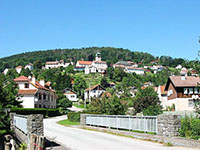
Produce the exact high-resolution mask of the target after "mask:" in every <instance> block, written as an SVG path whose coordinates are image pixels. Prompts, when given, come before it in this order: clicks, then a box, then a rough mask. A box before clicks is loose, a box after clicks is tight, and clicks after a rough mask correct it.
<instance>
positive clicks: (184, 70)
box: [180, 68, 188, 76]
mask: <svg viewBox="0 0 200 150" xmlns="http://www.w3.org/2000/svg"><path fill="white" fill-rule="evenodd" d="M187 74H188V70H187V69H186V68H182V69H181V71H180V75H182V76H187Z"/></svg>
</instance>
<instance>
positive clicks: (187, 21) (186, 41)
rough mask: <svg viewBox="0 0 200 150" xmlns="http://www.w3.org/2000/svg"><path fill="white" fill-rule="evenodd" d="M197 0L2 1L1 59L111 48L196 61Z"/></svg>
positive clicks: (199, 24) (199, 22)
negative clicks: (50, 51) (63, 50)
mask: <svg viewBox="0 0 200 150" xmlns="http://www.w3.org/2000/svg"><path fill="white" fill-rule="evenodd" d="M199 6H200V1H199V0H165V1H164V0H1V1H0V52H1V53H0V54H1V55H0V57H5V56H10V55H13V54H18V53H22V52H28V51H35V50H46V49H55V48H81V47H92V46H100V47H101V46H111V47H119V48H128V49H130V50H131V51H144V52H148V53H151V54H153V55H154V56H161V55H169V56H172V57H181V58H186V59H196V58H197V57H198V56H197V52H198V50H200V44H199V43H198V39H199V36H200V31H199V30H200V19H199V17H200V11H199Z"/></svg>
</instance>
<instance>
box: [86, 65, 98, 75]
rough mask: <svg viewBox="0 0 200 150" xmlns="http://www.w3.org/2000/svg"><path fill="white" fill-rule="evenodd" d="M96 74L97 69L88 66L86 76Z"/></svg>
mask: <svg viewBox="0 0 200 150" xmlns="http://www.w3.org/2000/svg"><path fill="white" fill-rule="evenodd" d="M96 72H97V68H96V67H94V66H86V67H85V74H89V73H96Z"/></svg>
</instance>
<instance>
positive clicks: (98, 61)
mask: <svg viewBox="0 0 200 150" xmlns="http://www.w3.org/2000/svg"><path fill="white" fill-rule="evenodd" d="M92 66H94V67H95V68H97V71H98V72H101V73H102V72H105V71H106V69H107V68H108V65H107V64H106V62H105V61H102V60H101V53H100V52H97V53H96V58H95V61H93V62H92Z"/></svg>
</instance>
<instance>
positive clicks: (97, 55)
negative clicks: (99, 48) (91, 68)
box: [95, 52, 101, 61]
mask: <svg viewBox="0 0 200 150" xmlns="http://www.w3.org/2000/svg"><path fill="white" fill-rule="evenodd" d="M95 60H96V61H101V53H100V52H97V53H96V59H95Z"/></svg>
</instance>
